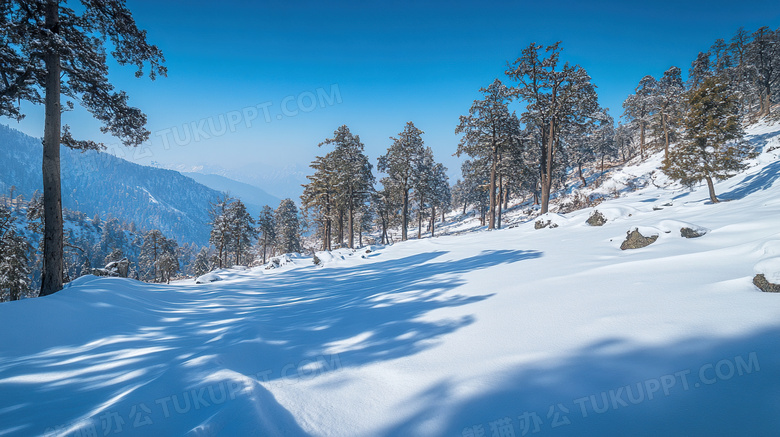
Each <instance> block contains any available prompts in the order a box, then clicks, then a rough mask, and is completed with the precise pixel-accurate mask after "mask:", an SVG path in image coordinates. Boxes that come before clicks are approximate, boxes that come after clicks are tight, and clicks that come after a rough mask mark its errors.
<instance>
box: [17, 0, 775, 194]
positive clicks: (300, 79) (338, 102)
mask: <svg viewBox="0 0 780 437" xmlns="http://www.w3.org/2000/svg"><path fill="white" fill-rule="evenodd" d="M127 3H128V6H129V7H130V9H131V10H132V11H133V13H134V16H135V19H136V21H137V23H138V24H139V26H140V27H142V28H144V29H146V30H147V31H148V39H149V41H150V42H152V43H154V44H157V45H158V46H159V47H160V48H161V49H162V50H163V52H164V54H165V56H166V58H167V66H168V68H169V76H168V77H167V78H161V79H158V80H157V81H155V82H150V81H149V80H147V79H135V78H133V77H132V70H131V69H125V68H118V67H116V68H112V70H111V80H112V82H113V83H114V84H115V85H116V86H117V88H120V89H124V90H126V91H128V93H129V94H130V97H131V103H132V104H134V105H136V106H138V107H140V108H141V109H143V110H144V111H145V112H146V113H147V114H148V116H149V123H148V128H149V130H150V131H152V132H153V135H152V138H151V143H150V144H148V145H146V146H144V147H142V148H141V149H139V150H136V151H133V150H127V149H123V148H121V147H117V146H116V144H117V141H116V140H113V139H111V138H106V137H101V135H100V133H99V132H98V127H99V126H98V124H97V123H96V122H94V121H93V120H91V119H90V117H89V116H88V115H87V114H86V113H85V112H84V111H74V112H73V113H68V114H65V116H64V121H65V122H66V123H69V124H70V125H71V126H72V128H73V131H74V133H75V134H77V135H79V136H80V137H82V138H92V139H100V140H102V141H104V142H105V143H106V144H109V145H111V147H110V149H111V150H112V151H114V153H119V154H120V155H122V154H123V155H124V156H125V157H126V158H128V159H131V160H135V161H137V162H139V163H142V164H148V163H150V162H151V161H156V162H159V163H162V164H165V165H173V164H183V165H187V166H191V165H199V164H205V165H210V166H216V167H222V168H225V169H228V170H235V172H236V175H239V174H241V173H242V172H244V173H246V172H247V171H249V170H248V169H252V168H256V169H258V171H270V169H273V168H281V167H284V166H299V167H305V166H307V165H308V163H309V162H311V160H312V159H313V158H314V156H315V155H316V154H321V153H325V152H326V151H324V150H320V149H318V147H317V144H318V143H319V142H321V141H322V140H324V139H325V138H327V137H329V136H330V135H331V134H332V133H333V131H334V130H335V129H336V128H337V127H338V126H339V125H341V124H346V125H348V126H349V127H350V128H351V130H352V131H353V132H354V133H357V134H359V135H360V136H361V139H362V140H363V142H364V143H365V144H366V149H367V152H368V154H369V156H370V157H371V159H372V162H374V163H376V157H377V156H379V155H380V154H382V153H383V152H384V150H385V149H386V148H387V147H388V146H389V145H390V140H389V137H390V136H394V135H396V134H397V133H398V132H399V131H401V129H402V128H403V126H404V124H405V123H406V122H407V121H414V122H415V124H416V125H417V126H418V127H419V128H420V129H422V130H423V131H425V133H426V134H425V135H424V137H423V138H424V140H425V141H426V144H427V145H430V146H431V147H432V148H433V149H434V153H435V155H436V157H437V159H438V160H440V161H443V162H444V163H445V165H447V166H448V167H449V168H450V175H451V177H457V175H458V174H459V167H460V164H459V163H460V162H461V160H462V159H458V158H455V157H452V156H451V155H452V154H453V153H454V152H455V149H456V147H457V142H458V138H457V136H456V135H455V134H454V130H455V126H456V125H457V122H458V116H459V115H462V114H465V113H467V111H468V109H469V107H470V105H471V102H472V101H473V100H474V99H476V98H479V93H478V90H479V88H480V87H482V86H485V85H487V84H489V83H490V82H491V81H492V80H493V79H494V78H495V77H499V78H500V79H502V80H505V79H506V78H505V77H504V75H503V72H504V70H505V65H506V63H507V61H513V60H514V59H516V57H517V56H518V55H519V53H520V51H521V50H522V49H523V48H524V47H526V46H527V45H528V44H529V43H531V42H537V43H540V44H545V45H546V44H550V43H553V42H555V41H557V40H562V41H563V48H564V52H563V55H562V56H563V59H564V60H567V61H569V62H572V63H577V64H580V65H581V66H583V67H584V68H585V69H586V70H587V71H588V72H589V73H590V75H591V77H592V80H593V82H594V83H595V84H596V85H597V86H598V92H599V95H600V101H601V104H602V106H606V107H609V108H610V112H611V114H612V115H613V116H614V117H616V118H617V117H618V116H620V114H621V113H622V108H621V107H620V105H621V103H622V101H623V100H624V99H625V97H626V96H627V95H628V94H629V93H631V92H632V91H633V88H634V87H635V86H636V84H637V83H638V81H639V79H640V78H641V77H642V76H644V75H646V74H651V75H654V76H656V77H658V76H660V75H661V74H662V73H663V71H664V70H666V69H667V68H668V67H670V66H671V65H677V66H679V67H681V68H682V69H683V72H684V73H685V72H687V70H688V67H689V66H690V62H691V61H692V60H693V59H694V58H695V56H696V54H697V53H698V52H699V51H703V50H706V49H707V48H708V47H709V46H710V45H711V44H712V43H713V42H714V41H715V39H716V38H726V39H728V38H730V37H731V36H732V35H733V33H734V32H735V31H736V30H737V29H738V28H739V27H740V26H743V27H745V28H746V29H748V30H750V31H752V30H755V29H756V28H757V27H759V26H761V25H767V26H770V27H772V28H777V27H778V26H779V25H780V2H777V1H776V0H774V1H760V0H759V1H742V2H734V1H718V0H716V1H691V2H678V1H656V2H627V1H604V2H587V1H571V2H570V1H558V2H545V1H537V2H528V1H500V2H476V1H470V2H466V1H449V2H424V1H417V2H413V1H401V2H391V1H381V2H380V1H373V0H369V1H364V2H346V1H342V2H322V1H289V2H287V1H276V0H274V1H220V2H214V1H200V0H193V1H184V0H176V1H165V2H159V1H149V0H128V2H127ZM318 93H319V95H320V99H321V101H317V96H318ZM325 97H327V98H325ZM312 98H314V99H312ZM329 99H332V100H330V101H329ZM283 103H284V104H286V106H285V107H284V108H282V104H283ZM253 108H254V109H253ZM263 111H267V114H268V116H269V118H268V120H266V117H265V113H264V112H263ZM42 114H43V109H42V108H40V107H32V108H28V118H27V119H26V120H25V121H24V122H22V123H21V124H16V123H14V122H12V123H10V124H11V126H13V127H16V128H18V129H20V130H22V131H24V132H26V133H28V134H31V135H35V136H41V135H42V132H43V120H42ZM253 117H256V118H253ZM228 126H232V129H231V128H227V129H225V128H226V127H228ZM198 129H200V131H198ZM222 130H225V132H224V133H222V132H221V131H222ZM198 132H200V134H199V133H198ZM215 132H216V134H214V133H215ZM174 134H178V137H174V136H173V135H174ZM203 134H205V135H203ZM205 136H209V137H210V138H208V139H206V138H205ZM188 137H189V138H188ZM196 137H197V138H196ZM166 146H167V147H166ZM453 182H454V181H453Z"/></svg>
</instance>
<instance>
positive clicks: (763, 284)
mask: <svg viewBox="0 0 780 437" xmlns="http://www.w3.org/2000/svg"><path fill="white" fill-rule="evenodd" d="M753 285H755V286H756V287H758V289H759V290H761V291H765V292H767V293H780V284H773V283H771V282H769V281H768V280H767V279H766V276H764V274H763V273H759V274H757V275H756V276H754V277H753Z"/></svg>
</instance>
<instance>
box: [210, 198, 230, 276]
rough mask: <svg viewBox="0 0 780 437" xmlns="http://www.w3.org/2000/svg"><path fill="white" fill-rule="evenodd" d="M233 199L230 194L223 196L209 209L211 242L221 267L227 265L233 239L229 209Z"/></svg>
mask: <svg viewBox="0 0 780 437" xmlns="http://www.w3.org/2000/svg"><path fill="white" fill-rule="evenodd" d="M231 203H233V199H232V198H231V197H229V196H222V197H220V198H218V199H217V200H216V201H215V202H212V203H211V208H210V209H209V217H210V221H209V224H210V225H211V233H210V234H209V243H210V244H212V245H214V247H216V249H217V254H216V255H217V256H218V260H219V261H218V265H219V268H222V267H223V266H226V265H227V256H228V251H229V245H230V242H231V241H232V240H233V235H232V234H231V226H230V220H229V217H228V211H229V210H230V205H231Z"/></svg>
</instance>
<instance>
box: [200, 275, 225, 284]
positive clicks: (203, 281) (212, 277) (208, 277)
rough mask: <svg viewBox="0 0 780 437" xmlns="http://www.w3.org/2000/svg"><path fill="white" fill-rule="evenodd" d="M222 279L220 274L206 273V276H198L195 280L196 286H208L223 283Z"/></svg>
mask: <svg viewBox="0 0 780 437" xmlns="http://www.w3.org/2000/svg"><path fill="white" fill-rule="evenodd" d="M221 280H222V277H220V276H219V275H218V274H216V273H214V272H211V273H206V274H205V275H201V276H198V277H197V278H196V279H195V283H196V284H208V283H209V282H217V281H221Z"/></svg>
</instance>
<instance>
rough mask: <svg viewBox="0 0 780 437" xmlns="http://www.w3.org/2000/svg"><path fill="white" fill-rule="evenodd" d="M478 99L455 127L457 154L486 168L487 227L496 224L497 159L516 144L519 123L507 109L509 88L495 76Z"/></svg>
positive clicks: (482, 90) (493, 226)
mask: <svg viewBox="0 0 780 437" xmlns="http://www.w3.org/2000/svg"><path fill="white" fill-rule="evenodd" d="M479 92H480V93H482V94H483V95H484V98H483V99H482V100H475V101H474V104H472V105H471V108H470V109H469V115H466V116H464V115H462V116H461V117H460V123H459V124H458V127H457V128H456V129H455V133H456V134H463V138H461V140H460V143H459V144H458V151H457V153H456V154H457V155H458V156H460V155H461V154H463V153H465V154H467V155H469V156H471V157H473V158H482V160H480V161H479V162H483V163H485V164H486V165H488V166H489V168H490V189H489V190H490V191H489V193H488V194H489V197H490V220H489V224H488V229H493V228H495V226H496V207H497V206H498V202H497V200H496V199H497V197H496V189H497V188H498V185H497V181H498V178H499V160H500V157H501V155H502V154H504V153H507V152H508V149H510V148H511V147H513V146H516V145H517V144H518V139H517V136H518V134H519V122H518V120H517V117H516V116H515V114H513V113H510V112H509V106H508V105H509V99H510V97H511V92H510V90H509V89H508V88H507V87H506V86H504V84H503V83H501V81H500V80H498V79H495V80H494V81H493V83H491V84H490V85H489V86H487V87H486V88H481V89H480V90H479Z"/></svg>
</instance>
